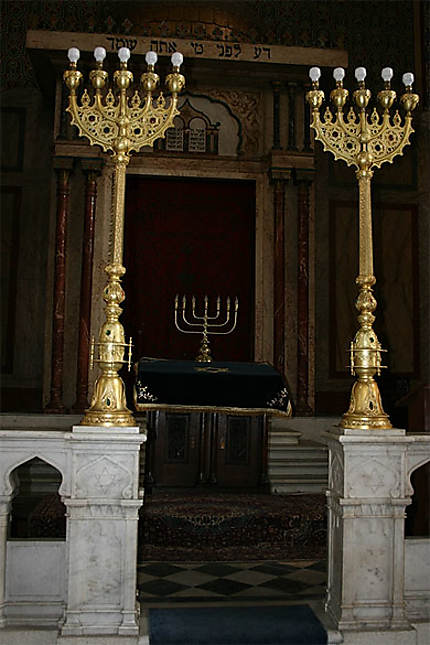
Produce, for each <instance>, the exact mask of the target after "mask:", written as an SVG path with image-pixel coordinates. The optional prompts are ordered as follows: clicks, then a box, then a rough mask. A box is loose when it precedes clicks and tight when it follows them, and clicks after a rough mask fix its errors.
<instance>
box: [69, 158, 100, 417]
mask: <svg viewBox="0 0 430 645" xmlns="http://www.w3.org/2000/svg"><path fill="white" fill-rule="evenodd" d="M81 166H82V169H83V171H84V173H85V176H86V185H85V213H84V233H83V239H82V269H81V296H80V306H79V338H78V343H79V344H78V366H77V378H76V401H75V403H74V404H73V407H72V412H74V413H82V412H84V410H86V409H87V408H88V406H89V403H88V365H89V353H90V329H91V295H92V275H93V258H94V225H95V214H96V200H97V177H98V175H99V174H100V170H101V161H99V160H92V159H89V160H82V162H81Z"/></svg>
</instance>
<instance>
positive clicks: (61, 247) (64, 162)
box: [45, 158, 73, 414]
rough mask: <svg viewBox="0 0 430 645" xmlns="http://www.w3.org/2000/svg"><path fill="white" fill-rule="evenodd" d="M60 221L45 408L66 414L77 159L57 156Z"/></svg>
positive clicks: (56, 244)
mask: <svg viewBox="0 0 430 645" xmlns="http://www.w3.org/2000/svg"><path fill="white" fill-rule="evenodd" d="M54 168H55V171H56V173H57V221H56V231H55V265H54V302H53V314H52V355H51V394H50V399H49V403H48V404H47V405H46V407H45V412H47V413H51V414H62V413H64V412H65V407H64V403H63V372H64V315H65V301H66V233H67V220H68V215H69V198H70V175H71V171H72V168H73V159H71V158H56V159H55V160H54Z"/></svg>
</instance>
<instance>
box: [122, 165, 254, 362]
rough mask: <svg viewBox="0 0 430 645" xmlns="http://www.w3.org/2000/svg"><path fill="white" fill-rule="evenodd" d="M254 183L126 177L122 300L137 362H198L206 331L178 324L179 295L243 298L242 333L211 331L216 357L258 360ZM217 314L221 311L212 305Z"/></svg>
mask: <svg viewBox="0 0 430 645" xmlns="http://www.w3.org/2000/svg"><path fill="white" fill-rule="evenodd" d="M254 234H255V184H254V182H251V181H231V180H206V179H184V178H165V177H142V176H128V177H127V189H126V209H125V258H124V263H125V266H126V269H127V273H126V275H125V278H124V286H125V290H126V300H125V301H124V303H123V306H124V314H123V315H122V321H123V323H124V326H125V329H126V334H127V336H128V335H131V336H132V337H133V343H134V344H135V350H134V360H137V359H138V358H140V357H141V356H154V357H162V358H176V359H193V358H195V356H196V355H197V353H198V349H199V345H200V339H201V336H199V335H197V334H192V335H189V334H182V333H180V332H178V331H177V330H176V328H175V325H174V316H173V314H174V299H175V294H177V293H179V294H180V295H182V294H185V295H187V296H191V295H192V294H193V295H195V296H196V298H197V303H199V302H201V301H202V299H203V296H204V295H205V294H207V295H208V296H209V298H210V303H211V304H212V307H214V305H215V299H216V296H217V295H220V296H222V298H223V304H224V306H225V297H226V296H230V297H231V298H233V299H234V297H236V296H237V297H238V298H239V316H238V323H237V328H236V330H235V331H234V332H233V333H232V334H231V335H228V336H211V337H210V342H211V348H212V353H213V356H214V359H215V360H239V361H247V360H252V359H253V351H254V348H253V342H254V272H255V271H254V268H255V242H254ZM211 313H213V314H214V313H215V311H214V310H213V309H212V311H211Z"/></svg>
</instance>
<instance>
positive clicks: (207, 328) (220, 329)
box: [175, 295, 239, 363]
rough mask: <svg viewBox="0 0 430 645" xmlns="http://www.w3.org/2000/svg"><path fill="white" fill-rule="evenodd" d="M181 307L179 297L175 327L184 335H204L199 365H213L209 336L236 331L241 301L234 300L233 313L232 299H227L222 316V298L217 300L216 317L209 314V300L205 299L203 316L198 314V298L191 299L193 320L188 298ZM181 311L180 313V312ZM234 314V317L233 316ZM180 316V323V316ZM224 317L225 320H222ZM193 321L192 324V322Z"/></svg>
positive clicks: (176, 302)
mask: <svg viewBox="0 0 430 645" xmlns="http://www.w3.org/2000/svg"><path fill="white" fill-rule="evenodd" d="M181 302H182V304H181V307H180V306H179V295H176V297H175V326H176V329H177V330H178V331H180V332H182V333H183V334H202V341H201V343H200V350H199V354H198V356H197V357H196V361H197V362H198V363H211V362H212V360H213V359H212V353H211V349H210V347H209V334H211V335H212V334H217V335H227V334H231V333H232V332H233V331H234V330H235V329H236V324H237V312H238V310H239V301H238V299H237V298H235V300H234V305H233V312H232V311H231V301H230V297H227V299H226V306H225V313H223V314H221V297H220V296H218V297H217V299H216V311H215V315H210V314H209V298H208V297H207V296H205V297H204V304H203V310H202V314H198V313H197V312H196V298H195V296H192V297H191V307H190V311H191V318H188V317H187V316H188V315H189V314H187V297H186V296H182V298H181ZM179 309H180V311H179ZM231 314H233V316H231ZM179 315H180V321H179V320H178V316H179ZM222 317H223V318H224V320H222ZM190 321H191V322H190ZM196 327H197V328H198V329H195V328H196Z"/></svg>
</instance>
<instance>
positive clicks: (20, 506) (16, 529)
mask: <svg viewBox="0 0 430 645" xmlns="http://www.w3.org/2000/svg"><path fill="white" fill-rule="evenodd" d="M9 480H10V483H11V486H12V487H13V493H12V501H11V506H10V522H9V537H10V538H17V539H27V538H29V539H41V538H56V539H61V538H65V536H66V517H65V512H66V508H65V506H64V504H63V502H62V501H61V498H60V494H59V489H60V486H61V484H62V481H63V476H62V474H61V472H60V471H59V470H58V469H57V468H56V467H55V466H53V465H52V464H50V463H48V462H47V461H45V460H44V459H42V458H40V457H38V456H34V457H32V458H30V459H27V460H25V461H24V462H22V463H20V464H18V465H16V466H15V467H14V468H13V469H12V470H11V472H10V474H9Z"/></svg>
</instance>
